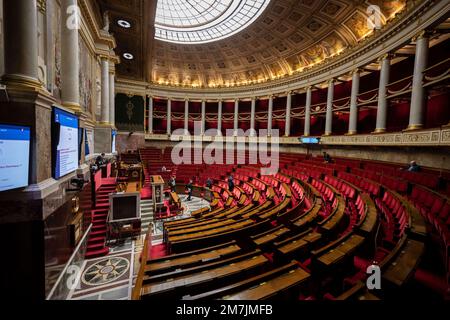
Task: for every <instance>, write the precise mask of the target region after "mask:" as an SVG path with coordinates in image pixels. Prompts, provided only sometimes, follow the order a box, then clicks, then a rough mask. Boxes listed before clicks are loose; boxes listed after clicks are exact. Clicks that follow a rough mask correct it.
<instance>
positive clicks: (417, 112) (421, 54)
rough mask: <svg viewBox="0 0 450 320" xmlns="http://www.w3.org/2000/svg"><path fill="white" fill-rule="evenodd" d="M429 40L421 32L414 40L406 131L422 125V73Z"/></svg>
mask: <svg viewBox="0 0 450 320" xmlns="http://www.w3.org/2000/svg"><path fill="white" fill-rule="evenodd" d="M429 42H430V41H429V39H428V35H427V34H426V32H422V33H421V34H420V35H419V36H418V37H417V40H416V58H415V61H414V76H413V84H412V95H411V109H410V110H409V125H408V130H415V129H420V128H422V127H423V125H424V119H425V106H426V91H425V88H424V87H423V78H424V71H425V69H426V68H427V64H428V49H429Z"/></svg>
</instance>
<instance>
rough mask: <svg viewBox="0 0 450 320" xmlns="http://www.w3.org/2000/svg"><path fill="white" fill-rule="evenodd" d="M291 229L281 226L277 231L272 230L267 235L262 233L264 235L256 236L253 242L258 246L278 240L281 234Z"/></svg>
mask: <svg viewBox="0 0 450 320" xmlns="http://www.w3.org/2000/svg"><path fill="white" fill-rule="evenodd" d="M289 231H290V230H289V229H288V228H286V227H283V226H280V227H278V228H277V230H275V231H271V232H270V233H266V234H265V235H262V236H256V238H255V239H253V242H254V243H255V244H256V245H257V246H260V245H264V244H267V243H269V242H272V241H274V240H276V239H277V238H279V237H280V236H282V235H284V234H286V233H288V232H289Z"/></svg>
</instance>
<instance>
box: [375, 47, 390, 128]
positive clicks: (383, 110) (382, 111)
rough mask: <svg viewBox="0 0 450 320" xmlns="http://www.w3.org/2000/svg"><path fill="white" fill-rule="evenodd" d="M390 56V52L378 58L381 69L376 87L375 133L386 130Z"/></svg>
mask: <svg viewBox="0 0 450 320" xmlns="http://www.w3.org/2000/svg"><path fill="white" fill-rule="evenodd" d="M391 58H392V56H391V55H390V54H386V55H384V56H383V57H381V59H380V63H381V71H380V84H379V88H378V106H377V125H376V128H375V133H383V132H386V121H387V106H388V100H387V86H388V84H389V74H390V71H391Z"/></svg>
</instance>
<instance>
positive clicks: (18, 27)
mask: <svg viewBox="0 0 450 320" xmlns="http://www.w3.org/2000/svg"><path fill="white" fill-rule="evenodd" d="M3 10H4V11H3V16H4V46H5V75H4V76H3V81H4V82H6V83H20V84H21V85H26V86H31V87H40V86H41V84H40V83H39V81H38V60H37V59H38V39H37V7H36V0H14V1H3Z"/></svg>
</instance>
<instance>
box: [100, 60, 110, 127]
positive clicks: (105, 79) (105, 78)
mask: <svg viewBox="0 0 450 320" xmlns="http://www.w3.org/2000/svg"><path fill="white" fill-rule="evenodd" d="M101 122H102V124H109V61H108V58H106V57H102V112H101Z"/></svg>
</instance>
